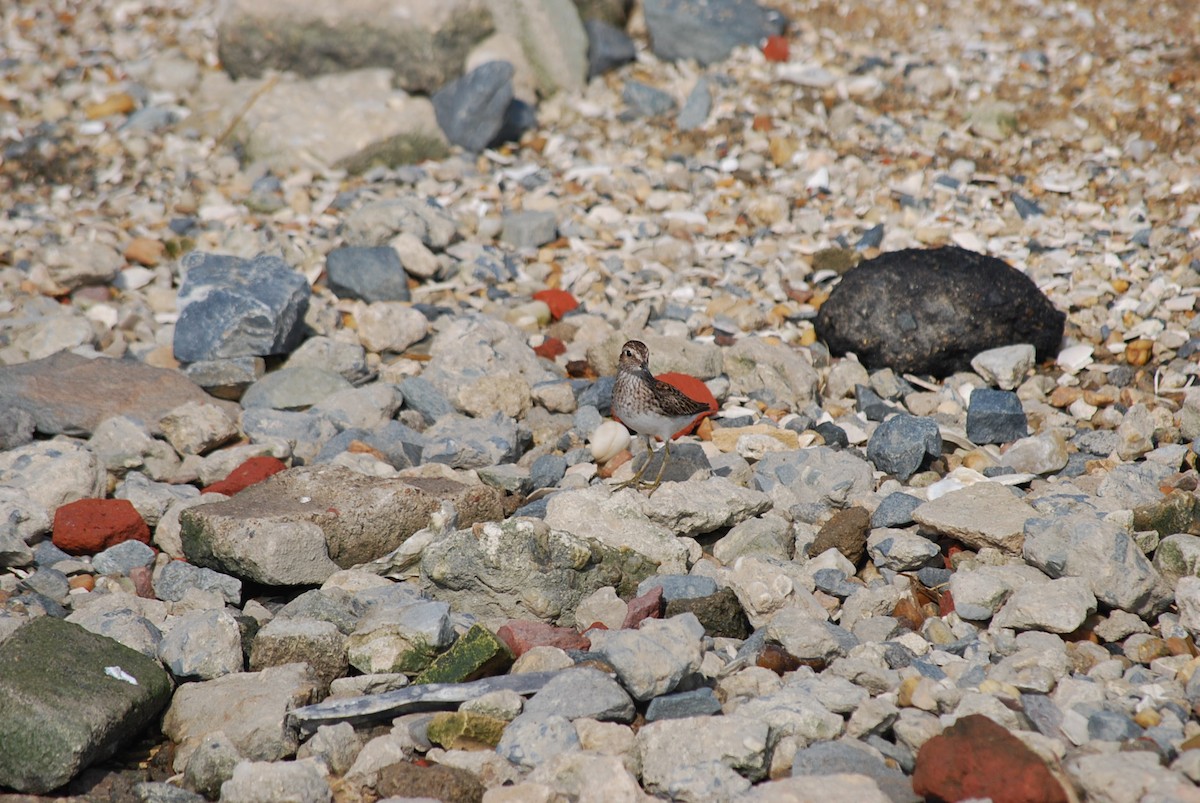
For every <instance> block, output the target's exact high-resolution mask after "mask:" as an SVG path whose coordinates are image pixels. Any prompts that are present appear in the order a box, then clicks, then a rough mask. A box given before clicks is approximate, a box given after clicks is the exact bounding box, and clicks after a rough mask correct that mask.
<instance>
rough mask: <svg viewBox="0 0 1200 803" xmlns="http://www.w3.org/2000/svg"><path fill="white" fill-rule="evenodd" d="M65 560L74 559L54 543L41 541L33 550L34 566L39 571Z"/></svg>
mask: <svg viewBox="0 0 1200 803" xmlns="http://www.w3.org/2000/svg"><path fill="white" fill-rule="evenodd" d="M63 560H72V558H71V556H70V555H68V554H67V553H66V552H63V551H62V550H61V549H59V548H58V547H56V546H55V545H54V542H53V541H49V540H46V541H39V542H38V544H37V546H35V547H34V548H33V564H34V565H35V566H37V567H38V568H39V569H44V568H48V567H50V566H53V565H54V564H56V563H58V562H59V561H63Z"/></svg>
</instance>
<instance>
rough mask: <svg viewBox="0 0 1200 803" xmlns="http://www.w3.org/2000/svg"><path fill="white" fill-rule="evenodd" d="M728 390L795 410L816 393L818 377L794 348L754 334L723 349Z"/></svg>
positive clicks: (812, 398)
mask: <svg viewBox="0 0 1200 803" xmlns="http://www.w3.org/2000/svg"><path fill="white" fill-rule="evenodd" d="M724 367H725V373H726V374H728V376H729V392H730V393H734V394H744V395H748V396H750V397H751V398H752V399H758V400H760V401H763V402H766V403H768V404H769V405H770V406H779V407H784V408H786V409H789V410H793V411H799V410H803V409H804V408H805V407H807V406H808V405H809V404H810V403H811V402H812V401H813V400H814V399H816V397H817V384H818V377H817V372H816V369H814V368H813V367H812V365H810V364H809V363H808V361H807V360H805V359H804V358H803V357H801V356H800V355H799V354H798V353H797V352H796V351H794V350H792V349H791V348H790V347H788V346H784V345H772V344H770V343H767V342H766V341H765V340H763V339H761V338H757V337H744V338H740V339H739V340H738V342H737V343H735V344H734V345H732V346H730V347H729V348H727V349H725V350H724Z"/></svg>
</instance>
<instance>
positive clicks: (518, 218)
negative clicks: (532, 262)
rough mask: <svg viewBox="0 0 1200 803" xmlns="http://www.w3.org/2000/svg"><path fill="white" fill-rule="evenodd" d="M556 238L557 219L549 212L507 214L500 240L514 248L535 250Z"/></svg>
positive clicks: (534, 211)
mask: <svg viewBox="0 0 1200 803" xmlns="http://www.w3.org/2000/svg"><path fill="white" fill-rule="evenodd" d="M556 237H558V218H557V217H556V216H555V214H554V213H553V212H550V211H536V210H533V211H527V212H509V213H508V214H506V215H505V216H504V228H503V230H502V231H501V232H500V239H501V241H503V242H506V243H508V244H509V245H511V246H513V247H514V248H537V247H539V246H542V245H545V244H546V243H549V242H553V241H554V239H555V238H556Z"/></svg>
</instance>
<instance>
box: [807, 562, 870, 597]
mask: <svg viewBox="0 0 1200 803" xmlns="http://www.w3.org/2000/svg"><path fill="white" fill-rule="evenodd" d="M813 584H814V585H815V586H816V587H817V589H818V590H819V591H824V592H825V593H826V594H832V595H834V596H835V597H842V598H843V599H844V598H845V597H849V596H850V595H852V594H854V593H855V592H856V591H861V590H862V588H863V587H862V586H861V585H858V584H857V583H851V582H850V581H849V580H847V579H846V573H845V572H843V571H842V570H841V569H833V568H829V569H818V570H817V571H815V572H813Z"/></svg>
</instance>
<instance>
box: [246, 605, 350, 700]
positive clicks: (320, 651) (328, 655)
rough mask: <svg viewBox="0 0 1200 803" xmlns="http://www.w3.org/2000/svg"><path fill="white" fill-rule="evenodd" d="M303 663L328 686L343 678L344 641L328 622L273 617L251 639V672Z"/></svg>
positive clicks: (339, 632)
mask: <svg viewBox="0 0 1200 803" xmlns="http://www.w3.org/2000/svg"><path fill="white" fill-rule="evenodd" d="M299 662H303V663H306V664H308V665H309V666H311V667H312V668H313V671H314V672H316V674H317V677H318V678H320V679H321V682H322V683H324V684H326V685H328V684H329V683H331V682H332V681H333V680H335V679H336V678H340V677H341V676H342V675H344V674H346V669H347V667H348V666H349V663H348V661H347V659H346V637H345V636H344V635H343V634H342V633H341V631H339V630H338V628H337V626H336V625H334V624H333V623H331V622H324V621H321V620H319V619H307V618H303V617H293V616H288V617H281V616H276V617H275V618H274V619H272V620H271V621H269V622H267V623H266V624H265V625H263V626H262V628H260V629H259V631H258V633H257V634H256V635H255V636H254V643H253V645H252V646H251V649H250V669H251V670H253V671H256V672H257V671H258V670H260V669H266V668H267V667H269V666H282V665H284V664H292V663H299Z"/></svg>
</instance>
